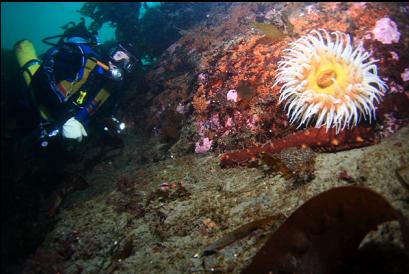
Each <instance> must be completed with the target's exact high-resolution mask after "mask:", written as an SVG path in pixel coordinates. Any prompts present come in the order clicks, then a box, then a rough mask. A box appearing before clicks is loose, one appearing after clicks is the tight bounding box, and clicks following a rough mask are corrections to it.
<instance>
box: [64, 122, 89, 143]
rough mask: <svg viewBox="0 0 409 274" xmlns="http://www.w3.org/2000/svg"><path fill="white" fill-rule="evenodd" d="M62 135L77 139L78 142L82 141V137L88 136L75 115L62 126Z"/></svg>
mask: <svg viewBox="0 0 409 274" xmlns="http://www.w3.org/2000/svg"><path fill="white" fill-rule="evenodd" d="M62 135H63V136H64V137H65V138H70V139H76V140H77V141H78V142H81V141H82V137H84V136H85V137H86V136H88V134H87V132H86V131H85V128H84V126H83V125H82V124H81V123H80V122H79V121H78V120H77V119H75V118H74V117H72V118H70V119H69V120H68V121H67V122H65V124H64V125H63V126H62Z"/></svg>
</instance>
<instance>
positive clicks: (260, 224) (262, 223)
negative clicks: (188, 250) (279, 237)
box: [203, 214, 285, 256]
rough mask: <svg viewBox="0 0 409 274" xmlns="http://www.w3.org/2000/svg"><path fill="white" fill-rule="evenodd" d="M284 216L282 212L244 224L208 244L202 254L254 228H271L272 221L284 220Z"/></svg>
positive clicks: (246, 233) (215, 249)
mask: <svg viewBox="0 0 409 274" xmlns="http://www.w3.org/2000/svg"><path fill="white" fill-rule="evenodd" d="M284 218H285V216H284V215H283V214H277V215H273V216H270V217H267V218H264V219H261V220H257V221H254V222H251V223H248V224H245V225H243V226H241V227H239V228H237V229H235V230H233V231H231V232H229V233H227V234H226V235H224V236H223V237H221V238H220V239H218V240H217V241H216V242H214V243H212V244H210V245H208V246H207V247H206V248H205V249H204V251H203V256H209V255H212V254H214V253H216V252H217V251H218V250H220V249H222V248H224V247H226V246H227V245H229V244H231V243H233V242H235V241H237V240H240V239H241V238H244V237H246V236H247V235H249V234H250V233H251V232H253V231H254V230H256V229H264V230H268V229H269V228H271V225H272V224H273V223H276V222H277V221H281V220H284Z"/></svg>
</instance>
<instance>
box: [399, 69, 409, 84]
mask: <svg viewBox="0 0 409 274" xmlns="http://www.w3.org/2000/svg"><path fill="white" fill-rule="evenodd" d="M400 77H402V80H403V81H405V82H406V81H409V68H405V70H404V71H403V72H402V73H401V74H400Z"/></svg>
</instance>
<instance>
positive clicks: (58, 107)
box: [15, 19, 138, 147]
mask: <svg viewBox="0 0 409 274" xmlns="http://www.w3.org/2000/svg"><path fill="white" fill-rule="evenodd" d="M70 24H72V25H73V26H72V27H70V28H66V31H65V32H64V34H63V35H56V36H52V37H48V38H45V39H43V42H44V43H46V44H48V45H51V46H52V47H51V48H50V49H49V50H48V51H47V52H46V53H45V54H44V57H43V58H42V59H43V60H42V62H40V61H39V60H38V58H37V56H36V54H35V51H34V48H33V46H32V44H31V42H30V41H28V40H23V41H20V42H18V43H17V44H16V45H15V53H16V56H17V59H18V62H19V65H20V67H21V68H22V72H23V76H24V79H25V82H26V84H27V90H28V92H27V93H26V95H27V98H28V101H29V105H30V106H31V115H29V117H26V118H29V119H30V122H29V124H31V126H32V128H30V126H29V125H26V127H27V128H26V130H35V132H36V134H37V135H38V137H39V140H40V145H41V146H42V147H47V146H48V144H49V141H50V140H51V139H53V138H55V137H56V136H62V137H64V138H66V139H71V140H77V141H78V142H81V141H82V139H83V138H84V137H86V136H87V135H88V133H87V132H88V130H87V127H88V126H89V123H90V121H91V118H92V117H93V116H94V114H95V113H96V112H97V111H98V110H99V109H100V108H101V106H102V105H103V104H105V105H107V104H108V105H111V108H112V105H114V104H115V103H116V101H117V97H118V95H119V93H120V90H121V89H122V86H123V82H124V79H125V77H126V76H127V75H129V74H130V73H131V72H133V71H134V69H135V66H136V63H137V61H138V59H137V58H136V57H135V56H134V55H133V54H132V53H131V52H132V45H131V44H127V43H115V44H114V45H113V46H111V47H110V48H109V49H108V51H107V52H106V53H104V52H103V50H102V47H101V45H100V43H99V42H98V39H97V33H96V32H91V31H88V30H87V28H86V27H85V21H84V20H83V19H82V22H81V23H79V24H77V25H75V24H74V23H72V22H71V23H70ZM68 25H69V24H67V27H68ZM55 38H59V40H58V42H57V43H56V44H55V43H51V42H50V41H49V40H51V39H55ZM108 99H109V100H108ZM108 102H109V103H108ZM112 125H114V126H115V127H116V128H115V130H116V131H117V132H118V133H119V132H120V131H121V130H123V128H124V126H125V125H124V124H123V123H120V122H119V120H118V119H116V118H115V117H114V116H112V117H111V122H110V127H106V126H103V128H104V130H106V131H107V130H112Z"/></svg>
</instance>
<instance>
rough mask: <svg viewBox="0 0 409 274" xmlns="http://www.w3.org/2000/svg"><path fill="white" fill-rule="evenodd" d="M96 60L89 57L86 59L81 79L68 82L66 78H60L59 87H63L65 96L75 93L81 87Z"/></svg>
mask: <svg viewBox="0 0 409 274" xmlns="http://www.w3.org/2000/svg"><path fill="white" fill-rule="evenodd" d="M96 64H97V63H96V62H95V61H92V60H91V59H88V60H87V63H86V64H85V68H84V74H83V75H82V79H81V80H80V81H78V82H76V81H74V82H69V81H67V80H62V81H61V82H60V83H59V87H60V88H62V89H64V91H65V96H67V97H70V96H71V95H73V94H75V93H77V91H78V90H79V89H80V88H81V87H82V85H83V84H84V83H85V82H86V81H87V80H88V77H89V74H90V72H91V71H92V70H93V69H94V68H95V66H96Z"/></svg>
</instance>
